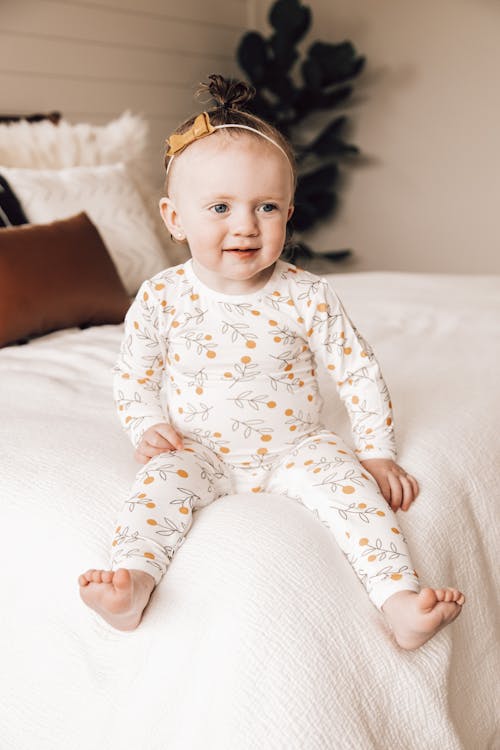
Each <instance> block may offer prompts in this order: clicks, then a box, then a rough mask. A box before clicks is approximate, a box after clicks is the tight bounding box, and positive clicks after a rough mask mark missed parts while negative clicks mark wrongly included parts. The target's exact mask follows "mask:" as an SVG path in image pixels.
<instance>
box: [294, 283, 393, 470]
mask: <svg viewBox="0 0 500 750" xmlns="http://www.w3.org/2000/svg"><path fill="white" fill-rule="evenodd" d="M310 301H311V304H310V305H309V307H308V308H307V310H308V311H307V313H306V316H307V317H306V323H307V328H308V330H307V334H308V337H309V342H310V343H309V345H310V348H311V350H312V351H313V352H314V355H315V358H316V360H317V361H318V360H319V361H321V362H322V363H323V365H324V366H325V367H326V369H327V371H328V373H329V374H331V376H332V377H333V378H334V380H335V385H336V388H337V392H338V394H339V396H340V398H341V399H342V401H343V403H344V405H345V407H346V409H347V412H348V414H349V418H350V421H351V428H352V434H353V439H354V443H355V453H356V455H357V456H358V459H359V460H361V461H362V460H364V459H367V458H390V459H393V460H395V458H396V441H395V435H394V424H393V413H392V404H391V400H390V395H389V390H388V388H387V385H386V383H385V382H384V379H383V377H382V373H381V370H380V367H379V364H378V362H377V360H376V358H375V354H374V353H373V350H372V349H371V347H370V345H369V344H368V343H367V342H366V341H365V339H364V338H363V336H362V335H361V334H360V333H359V331H358V330H357V329H356V327H355V326H354V324H353V323H352V321H351V320H350V318H349V316H348V315H347V313H346V311H345V309H344V307H343V305H342V302H341V301H340V299H339V297H338V296H337V295H336V294H335V292H334V291H333V290H332V289H331V287H330V285H329V283H328V281H327V280H326V279H324V278H322V279H320V280H319V283H318V284H317V285H316V289H315V294H313V295H312V296H311V297H310Z"/></svg>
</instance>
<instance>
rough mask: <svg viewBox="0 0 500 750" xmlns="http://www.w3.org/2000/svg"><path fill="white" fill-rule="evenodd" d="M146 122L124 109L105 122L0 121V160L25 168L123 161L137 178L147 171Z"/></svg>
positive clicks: (92, 165) (89, 164) (12, 165)
mask: <svg viewBox="0 0 500 750" xmlns="http://www.w3.org/2000/svg"><path fill="white" fill-rule="evenodd" d="M147 145H148V124H147V122H146V121H145V120H144V119H143V118H142V117H140V116H139V115H133V114H131V113H130V112H124V113H123V114H122V115H120V117H118V118H117V119H116V120H111V122H108V123H106V124H105V125H92V124H90V123H86V122H79V123H76V124H72V123H69V122H67V121H66V120H64V119H62V120H60V121H59V123H58V124H57V125H54V124H53V123H52V122H50V121H48V120H43V121H42V122H27V121H26V120H20V121H19V122H9V123H0V164H5V166H6V167H23V168H25V169H63V168H65V167H95V166H97V165H98V164H116V163H117V162H123V163H124V164H126V165H127V167H130V169H131V172H132V174H133V175H137V179H138V180H141V181H142V180H143V179H144V177H145V175H146V174H147V170H146V165H147Z"/></svg>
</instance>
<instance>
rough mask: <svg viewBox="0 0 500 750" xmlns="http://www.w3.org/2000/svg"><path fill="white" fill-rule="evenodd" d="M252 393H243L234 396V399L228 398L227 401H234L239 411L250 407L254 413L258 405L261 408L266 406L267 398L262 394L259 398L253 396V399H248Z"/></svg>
mask: <svg viewBox="0 0 500 750" xmlns="http://www.w3.org/2000/svg"><path fill="white" fill-rule="evenodd" d="M251 394H252V391H244V392H243V393H240V394H239V396H236V397H235V398H229V399H228V401H234V403H235V404H236V406H238V407H239V408H240V409H245V408H246V407H250V408H251V409H254V410H255V411H258V410H259V404H260V405H261V406H263V405H264V404H267V402H268V396H267V394H265V393H263V394H260V395H259V396H254V397H253V398H249V396H251Z"/></svg>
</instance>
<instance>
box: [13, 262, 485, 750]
mask: <svg viewBox="0 0 500 750" xmlns="http://www.w3.org/2000/svg"><path fill="white" fill-rule="evenodd" d="M331 281H332V284H333V286H334V287H335V289H336V290H337V292H338V293H339V295H340V297H341V299H342V300H343V302H344V304H345V306H346V308H347V310H348V313H349V314H350V317H351V318H352V319H353V321H354V322H355V324H356V326H357V327H358V328H359V330H360V331H361V332H362V333H363V334H364V335H365V336H366V338H367V339H368V340H369V341H370V343H371V344H372V346H373V348H374V350H375V352H376V354H377V357H378V359H379V361H380V363H381V368H382V372H383V374H384V377H385V379H386V381H387V383H388V386H389V389H390V391H391V395H392V400H393V404H394V412H395V424H396V438H397V443H398V448H399V459H398V460H399V462H400V463H401V464H402V465H403V466H404V468H406V469H407V470H408V471H409V472H411V473H412V474H414V475H415V476H416V477H417V479H418V480H419V482H420V487H421V494H420V496H419V497H418V499H417V501H416V502H415V503H414V504H413V506H412V507H411V508H410V510H409V511H408V512H407V513H402V512H398V517H399V521H400V523H401V526H402V528H403V531H404V533H405V535H406V537H407V540H408V543H409V545H410V548H411V550H412V552H413V559H414V563H415V565H416V568H417V570H418V571H419V573H420V577H421V580H422V582H423V583H424V584H429V585H450V586H457V587H459V588H460V589H461V590H462V591H464V592H465V594H466V597H467V601H466V604H465V606H464V608H463V612H462V614H461V616H460V617H459V618H458V619H457V620H456V621H455V622H454V623H453V624H452V625H451V626H450V627H448V628H446V629H445V630H443V631H441V632H440V633H439V634H438V635H437V636H436V637H435V638H434V639H433V640H431V641H430V642H428V643H427V644H426V645H425V646H424V647H422V648H421V649H419V650H418V651H414V652H406V651H403V650H402V649H400V648H399V647H398V646H397V645H396V644H395V642H394V641H393V639H392V638H391V635H390V632H389V630H388V628H387V626H386V624H385V622H384V619H383V616H382V615H381V614H380V613H379V612H378V611H377V610H376V609H375V608H374V607H373V605H372V604H371V603H370V601H369V599H368V597H367V595H366V594H365V592H364V589H363V588H362V586H361V584H360V583H359V581H358V579H357V578H356V576H355V573H354V572H353V571H352V570H351V568H350V566H349V565H348V563H347V561H346V560H345V559H344V557H343V556H342V554H341V552H340V551H339V550H338V548H337V547H336V544H335V542H334V540H333V538H332V537H331V535H330V534H329V532H328V530H327V529H326V528H325V527H324V526H322V525H321V524H320V523H319V522H318V521H317V520H316V519H315V518H314V517H313V516H312V514H311V513H310V512H309V511H308V510H307V509H306V508H304V507H303V506H301V505H299V504H298V503H297V502H294V501H291V500H288V499H287V498H285V497H283V496H273V495H251V496H250V495H233V496H229V497H224V498H222V499H220V500H219V501H217V502H216V503H213V504H211V505H209V506H207V507H205V508H203V509H201V510H199V511H198V512H197V513H196V515H195V520H194V524H193V527H192V529H191V531H190V532H189V536H188V538H187V541H186V543H185V544H184V546H183V547H182V549H181V550H179V553H178V555H176V556H175V558H174V560H173V562H172V565H171V567H170V568H169V570H168V572H167V575H166V576H165V578H164V579H163V581H162V582H161V584H160V586H159V587H158V589H157V590H156V591H155V593H154V596H153V599H152V602H151V604H150V606H149V608H148V609H147V610H146V614H145V617H144V620H143V622H142V624H141V625H140V627H139V628H138V629H137V630H136V631H134V632H132V633H120V632H118V631H115V630H113V629H112V628H111V627H110V626H108V625H107V624H106V623H104V622H103V621H102V620H100V619H99V618H98V617H97V615H95V614H94V613H93V612H91V611H90V610H88V609H87V608H85V607H84V605H83V604H82V603H81V601H80V598H79V594H78V586H77V576H78V574H79V573H80V572H82V571H83V570H85V569H87V568H88V567H100V566H102V567H106V566H107V559H108V558H107V555H108V545H109V540H110V537H111V534H112V531H113V528H114V517H115V514H116V512H117V509H118V508H119V507H120V505H121V503H122V500H123V498H124V497H125V495H126V493H127V491H128V488H129V486H130V483H131V481H132V478H133V475H134V473H135V471H136V465H135V464H134V462H133V457H132V449H131V446H130V444H129V442H128V439H127V438H126V436H125V435H124V434H123V433H122V432H121V429H120V427H119V424H118V420H117V418H116V416H115V413H114V406H113V403H112V393H111V372H110V368H111V366H112V364H113V362H114V360H115V357H116V354H117V350H118V345H119V341H120V335H121V327H119V326H103V327H98V328H91V329H87V330H83V331H80V330H75V329H72V330H69V331H61V332H58V333H55V334H52V335H49V336H45V337H43V338H41V339H38V340H36V341H32V342H31V343H30V344H28V345H26V346H21V347H9V348H6V349H3V350H1V351H0V386H1V387H0V415H1V418H0V440H1V457H0V473H1V485H0V486H1V503H0V508H1V515H0V524H1V525H0V530H1V537H0V555H1V558H0V562H1V566H0V570H1V591H2V605H1V611H0V626H1V632H0V639H1V640H0V642H1V647H2V655H1V662H0V675H1V677H0V748H1V750H91V749H92V750H93V749H94V748H95V750H132V749H134V750H278V749H279V750H351V749H352V750H372V749H374V750H389V749H390V750H434V749H436V750H459V749H461V750H462V749H464V750H495V749H498V748H500V736H499V735H498V734H496V733H495V728H496V727H497V726H498V722H497V720H498V716H499V710H498V709H499V706H500V695H499V689H498V687H499V679H498V678H499V675H500V664H499V639H498V624H499V622H500V617H499V607H498V600H497V594H498V585H497V577H498V576H497V571H498V559H499V545H498V533H499V524H498V499H499V485H500V455H499V452H500V451H499V439H498V434H499V422H500V388H499V379H498V370H499V364H500V276H497V277H486V276H476V277H470V276H468V277H467V276H439V275H427V274H402V273H385V272H383V273H361V274H336V275H332V276H331ZM325 391H326V400H325V403H326V405H327V421H328V423H329V424H331V426H332V427H333V428H334V429H336V430H338V431H339V432H340V433H341V435H342V436H343V437H344V438H346V439H347V440H348V442H349V443H350V444H351V445H352V440H351V439H350V432H349V425H348V422H347V417H346V414H345V412H344V409H343V406H342V404H341V403H340V402H339V401H338V400H337V397H336V395H335V390H334V388H333V387H332V386H331V385H330V384H328V385H326V386H325ZM297 540H299V541H298V542H297ZM497 731H498V729H497Z"/></svg>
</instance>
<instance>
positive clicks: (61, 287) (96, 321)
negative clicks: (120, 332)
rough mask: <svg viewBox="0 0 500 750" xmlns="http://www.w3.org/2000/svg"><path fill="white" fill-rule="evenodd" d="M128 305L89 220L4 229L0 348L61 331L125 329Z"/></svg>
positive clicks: (0, 259)
mask: <svg viewBox="0 0 500 750" xmlns="http://www.w3.org/2000/svg"><path fill="white" fill-rule="evenodd" d="M129 305H130V300H129V298H128V296H127V293H126V291H125V288H124V286H123V284H122V282H121V280H120V277H119V276H118V273H117V271H116V268H115V266H114V264H113V261H112V260H111V258H110V256H109V254H108V251H107V250H106V247H105V245H104V243H103V241H102V239H101V236H100V234H99V232H98V231H97V229H96V228H95V226H94V225H93V224H92V222H91V221H90V219H89V218H88V216H87V214H85V213H80V214H77V215H76V216H72V217H70V218H69V219H63V220H61V221H54V222H52V223H51V224H26V225H24V226H20V227H9V228H8V229H0V346H5V345H6V344H11V343H15V342H18V341H20V340H22V339H26V338H30V337H32V336H40V335H42V334H44V333H49V332H50V331H55V330H58V329H59V328H71V327H73V326H90V325H102V324H105V323H121V322H122V320H123V318H124V316H125V313H126V311H127V309H128V307H129Z"/></svg>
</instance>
